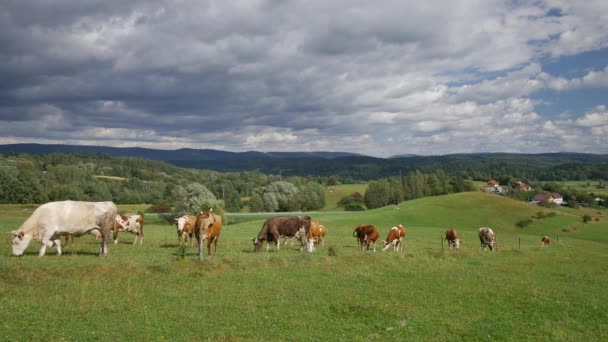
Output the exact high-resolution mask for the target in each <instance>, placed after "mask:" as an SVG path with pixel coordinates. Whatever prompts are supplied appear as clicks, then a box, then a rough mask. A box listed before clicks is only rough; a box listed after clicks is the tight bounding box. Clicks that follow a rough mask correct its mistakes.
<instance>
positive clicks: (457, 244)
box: [454, 239, 462, 249]
mask: <svg viewBox="0 0 608 342" xmlns="http://www.w3.org/2000/svg"><path fill="white" fill-rule="evenodd" d="M461 243H462V241H460V239H456V240H454V247H456V249H459V248H460V244H461Z"/></svg>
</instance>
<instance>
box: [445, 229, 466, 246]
mask: <svg viewBox="0 0 608 342" xmlns="http://www.w3.org/2000/svg"><path fill="white" fill-rule="evenodd" d="M445 240H448V247H449V248H452V247H456V249H459V248H460V244H461V243H462V241H460V239H459V238H458V235H456V230H455V229H448V230H446V231H445Z"/></svg>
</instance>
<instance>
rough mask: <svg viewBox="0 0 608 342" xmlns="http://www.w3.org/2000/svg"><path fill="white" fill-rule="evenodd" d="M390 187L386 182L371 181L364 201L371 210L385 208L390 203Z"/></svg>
mask: <svg viewBox="0 0 608 342" xmlns="http://www.w3.org/2000/svg"><path fill="white" fill-rule="evenodd" d="M390 190H391V189H390V185H389V183H388V181H386V180H379V181H371V182H369V184H368V186H367V190H366V191H365V195H364V197H363V201H364V202H365V206H366V207H367V208H369V209H375V208H380V207H384V206H386V205H388V204H389V202H390V196H391V191H390Z"/></svg>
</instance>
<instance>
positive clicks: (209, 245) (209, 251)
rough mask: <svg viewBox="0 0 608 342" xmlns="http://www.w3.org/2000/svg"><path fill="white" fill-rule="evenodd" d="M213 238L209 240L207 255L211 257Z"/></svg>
mask: <svg viewBox="0 0 608 342" xmlns="http://www.w3.org/2000/svg"><path fill="white" fill-rule="evenodd" d="M211 239H212V238H211V237H210V238H208V239H207V255H211Z"/></svg>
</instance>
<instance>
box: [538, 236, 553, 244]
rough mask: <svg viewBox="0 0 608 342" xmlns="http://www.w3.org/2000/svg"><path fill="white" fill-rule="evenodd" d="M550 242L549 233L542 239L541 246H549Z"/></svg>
mask: <svg viewBox="0 0 608 342" xmlns="http://www.w3.org/2000/svg"><path fill="white" fill-rule="evenodd" d="M550 243H551V240H550V239H549V237H548V236H547V235H545V236H543V238H542V240H540V246H541V247H548V246H549V244H550Z"/></svg>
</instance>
